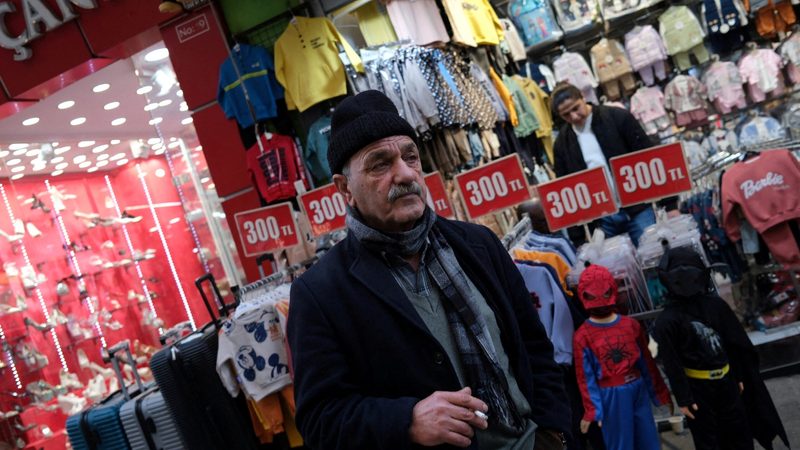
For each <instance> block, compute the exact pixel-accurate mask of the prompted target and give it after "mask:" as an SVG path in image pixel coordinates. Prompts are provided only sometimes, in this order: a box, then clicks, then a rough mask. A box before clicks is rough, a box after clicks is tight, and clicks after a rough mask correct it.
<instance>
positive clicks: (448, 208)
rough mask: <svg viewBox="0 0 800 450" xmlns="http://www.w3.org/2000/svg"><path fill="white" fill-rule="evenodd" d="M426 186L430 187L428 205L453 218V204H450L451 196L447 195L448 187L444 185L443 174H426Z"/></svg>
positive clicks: (437, 211) (445, 216)
mask: <svg viewBox="0 0 800 450" xmlns="http://www.w3.org/2000/svg"><path fill="white" fill-rule="evenodd" d="M424 180H425V186H427V187H428V206H430V207H431V208H433V210H434V211H436V214H438V215H440V216H442V217H444V218H447V219H452V218H453V217H454V216H455V214H454V213H453V206H452V205H451V204H450V198H449V197H448V196H447V189H445V187H444V180H443V179H442V174H441V173H439V172H433V173H429V174H428V175H425V178H424Z"/></svg>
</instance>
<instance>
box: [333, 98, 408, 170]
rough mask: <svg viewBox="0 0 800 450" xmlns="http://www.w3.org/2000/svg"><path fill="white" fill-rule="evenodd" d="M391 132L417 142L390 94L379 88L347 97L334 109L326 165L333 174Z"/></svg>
mask: <svg viewBox="0 0 800 450" xmlns="http://www.w3.org/2000/svg"><path fill="white" fill-rule="evenodd" d="M390 136H408V137H410V138H411V139H413V140H414V142H415V143H416V142H417V133H416V132H415V131H414V128H413V127H412V126H411V125H410V124H409V123H408V122H406V120H405V119H403V118H402V117H400V114H398V113H397V108H396V107H395V106H394V103H392V101H391V100H389V97H387V96H385V95H384V94H383V93H381V92H380V91H364V92H362V93H360V94H357V95H354V96H352V97H347V98H346V99H344V100H342V102H341V103H339V105H338V106H337V107H336V109H335V110H334V111H333V117H332V118H331V139H330V142H329V144H328V166H329V167H330V169H331V173H332V174H337V173H338V174H340V173H342V168H343V167H344V166H345V164H347V161H349V160H350V157H352V156H353V155H355V154H356V153H357V152H358V151H359V150H361V149H362V148H364V147H366V146H367V145H369V144H371V143H373V142H375V141H378V140H381V139H383V138H387V137H390Z"/></svg>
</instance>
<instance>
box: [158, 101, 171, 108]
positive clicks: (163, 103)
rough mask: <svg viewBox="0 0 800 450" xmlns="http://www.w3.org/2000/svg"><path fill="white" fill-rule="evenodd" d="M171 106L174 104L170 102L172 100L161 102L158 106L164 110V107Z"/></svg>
mask: <svg viewBox="0 0 800 450" xmlns="http://www.w3.org/2000/svg"><path fill="white" fill-rule="evenodd" d="M171 104H172V100H170V99H166V100H161V101H160V102H158V106H161V107H162V108H163V107H164V106H169V105H171Z"/></svg>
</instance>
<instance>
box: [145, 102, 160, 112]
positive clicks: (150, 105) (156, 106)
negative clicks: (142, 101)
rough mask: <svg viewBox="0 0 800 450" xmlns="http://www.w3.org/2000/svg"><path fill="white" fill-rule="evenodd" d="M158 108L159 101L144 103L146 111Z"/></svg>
mask: <svg viewBox="0 0 800 450" xmlns="http://www.w3.org/2000/svg"><path fill="white" fill-rule="evenodd" d="M156 108H158V103H148V104H146V105H144V110H145V111H152V110H154V109H156Z"/></svg>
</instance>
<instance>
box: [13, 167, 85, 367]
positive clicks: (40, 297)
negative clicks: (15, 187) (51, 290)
mask: <svg viewBox="0 0 800 450" xmlns="http://www.w3.org/2000/svg"><path fill="white" fill-rule="evenodd" d="M45 183H46V181H45ZM0 194H2V196H3V203H4V204H5V206H6V211H7V212H8V218H9V219H11V223H12V224H13V223H14V222H15V221H16V218H15V217H14V211H13V210H12V209H11V203H9V202H8V195H6V188H5V186H3V184H2V183H0ZM53 209H55V208H53ZM20 248H21V249H22V257H23V258H24V259H25V265H26V266H29V267H31V268H33V269H34V270H33V273H34V276H37V274H36V269H35V268H34V267H33V265H32V264H31V259H30V257H28V250H27V249H26V248H25V243H24V241H20ZM34 282H35V284H36V285H35V287H34V288H33V290H34V292H35V293H36V298H37V299H38V300H39V306H40V307H41V308H42V313H43V314H44V319H45V321H47V322H48V323H49V322H50V312H49V311H48V310H47V305H46V304H45V302H44V296H43V295H42V291H41V289H39V280H38V278H37V279H36V280H34ZM50 336H51V337H52V338H53V345H55V347H56V353H58V359H59V361H60V362H61V368H63V369H64V371H66V372H69V367H68V366H67V360H66V358H64V351H63V350H62V349H61V342H59V340H58V334H56V330H55V328H51V329H50Z"/></svg>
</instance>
